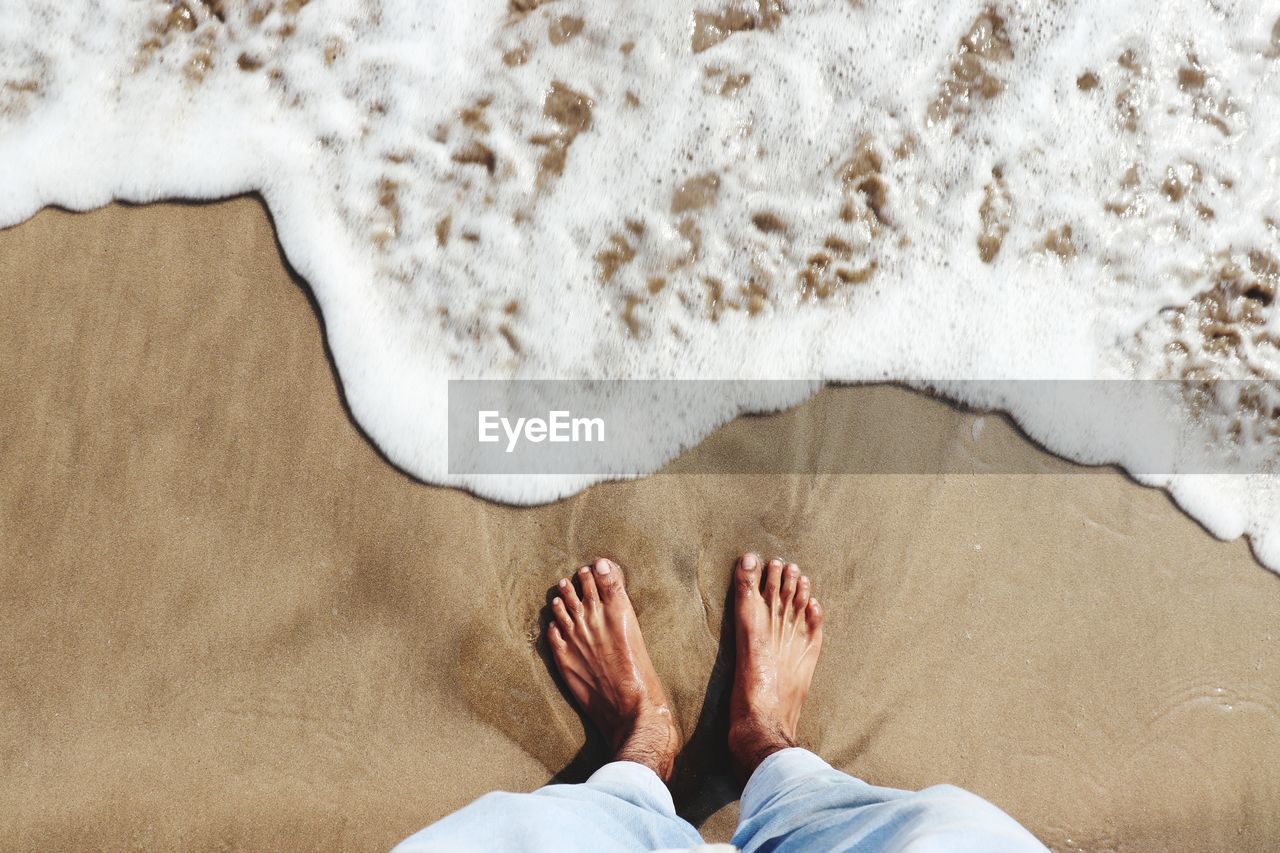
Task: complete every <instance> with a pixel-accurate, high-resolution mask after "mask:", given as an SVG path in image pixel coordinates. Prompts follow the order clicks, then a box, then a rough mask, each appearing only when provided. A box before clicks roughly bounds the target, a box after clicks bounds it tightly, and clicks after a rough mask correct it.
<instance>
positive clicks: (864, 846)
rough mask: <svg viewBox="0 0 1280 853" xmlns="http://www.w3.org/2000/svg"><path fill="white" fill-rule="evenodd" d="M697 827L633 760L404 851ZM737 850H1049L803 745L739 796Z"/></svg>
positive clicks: (497, 805)
mask: <svg viewBox="0 0 1280 853" xmlns="http://www.w3.org/2000/svg"><path fill="white" fill-rule="evenodd" d="M702 843H703V841H702V838H701V837H700V836H699V835H698V831H697V830H696V829H694V828H693V826H692V825H690V824H689V823H688V822H687V821H685V820H683V819H681V818H680V817H679V816H677V815H676V810H675V805H674V804H673V803H672V801H671V794H670V792H668V791H667V786H666V785H664V784H663V783H662V780H661V779H659V778H658V777H657V775H656V774H655V773H654V772H653V771H652V770H650V769H649V768H647V767H645V766H643V765H641V764H636V763H634V762H630V761H615V762H613V763H612V764H606V765H605V766H604V767H601V768H600V769H599V770H597V771H596V772H595V774H593V775H592V777H591V778H590V779H588V780H587V781H586V782H585V783H583V784H581V785H548V786H546V787H545V788H541V789H539V790H537V791H534V792H533V793H532V794H508V793H503V792H497V793H492V794H486V795H485V796H483V797H481V798H480V799H478V800H476V801H475V802H474V803H472V804H471V805H469V806H467V807H466V808H464V809H462V810H461V811H458V812H455V813H453V814H451V815H449V816H448V817H446V818H445V819H444V820H441V821H439V822H438V823H433V824H432V825H431V826H428V827H427V828H426V829H424V830H422V831H421V832H419V833H417V834H416V835H412V836H410V837H409V838H407V839H405V840H404V841H402V842H401V843H400V844H399V845H397V847H396V848H395V853H426V851H431V853H444V851H448V853H463V851H466V852H467V853H470V851H475V853H481V851H483V853H490V851H508V850H512V851H544V850H556V851H578V850H582V851H593V853H609V851H637V850H660V849H672V848H675V849H688V848H692V847H697V846H698V845H700V844H702ZM733 845H734V846H735V847H737V848H738V849H740V850H742V851H745V853H754V851H757V850H769V851H788V850H868V851H869V850H877V851H913V852H914V851H948V853H964V851H975V853H977V851H981V853H1002V851H1031V850H1036V851H1044V850H1045V848H1044V846H1043V845H1042V844H1041V843H1040V842H1039V841H1037V840H1036V839H1035V837H1034V836H1032V835H1031V833H1029V832H1027V831H1026V830H1025V829H1023V828H1022V827H1021V826H1020V825H1019V824H1018V823H1017V822H1016V821H1015V820H1014V819H1013V818H1011V817H1009V816H1008V815H1007V814H1005V813H1004V812H1002V811H1000V809H998V808H996V807H995V806H993V805H992V804H991V803H989V802H987V801H986V800H984V799H982V798H981V797H978V796H976V795H974V794H970V793H969V792H968V791H962V790H960V789H959V788H956V787H953V786H951V785H937V786H935V787H932V788H926V789H924V790H923V791H899V790H897V789H895V788H877V787H876V786H874V785H868V784H867V783H866V782H863V781H861V780H859V779H855V778H853V777H852V776H849V775H847V774H845V773H841V772H840V771H838V770H835V769H833V768H832V767H831V765H829V764H827V762H825V761H823V760H822V759H821V758H819V757H818V756H816V755H814V754H813V753H812V752H809V751H808V750H805V749H784V750H782V751H781V752H775V753H774V754H773V755H771V756H769V757H768V758H766V759H765V760H764V761H763V762H762V763H761V764H760V766H759V767H758V768H756V772H755V773H754V774H752V776H751V780H750V781H749V782H748V783H747V787H746V790H744V791H743V792H742V810H741V818H740V820H739V822H738V831H737V832H735V833H734V836H733Z"/></svg>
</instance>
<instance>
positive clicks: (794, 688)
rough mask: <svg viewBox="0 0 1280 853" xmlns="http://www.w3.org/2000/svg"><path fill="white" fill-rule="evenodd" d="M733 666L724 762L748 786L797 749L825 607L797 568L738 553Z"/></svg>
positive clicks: (735, 579)
mask: <svg viewBox="0 0 1280 853" xmlns="http://www.w3.org/2000/svg"><path fill="white" fill-rule="evenodd" d="M733 585H734V622H735V625H736V633H737V667H736V670H735V672H734V677H733V699H732V701H731V704H730V710H729V755H730V758H731V759H732V761H733V765H734V770H735V771H736V772H737V774H738V775H739V777H740V778H742V780H743V781H744V782H745V781H746V780H747V779H749V778H751V774H752V773H754V772H755V769H756V768H757V767H758V766H760V762H762V761H764V760H765V759H766V758H768V757H769V756H770V755H772V754H773V753H775V752H777V751H778V750H781V749H786V748H788V747H792V746H795V745H796V726H797V724H798V723H799V721H800V708H801V707H802V706H803V705H804V700H805V697H806V696H808V695H809V683H810V682H811V681H812V680H813V670H814V667H815V666H816V665H817V663H818V653H819V652H820V651H821V649H822V608H821V607H820V606H819V605H818V601H817V599H815V598H813V597H812V596H811V595H810V589H809V587H810V583H809V579H808V578H807V577H805V576H804V575H801V574H800V568H799V567H798V566H796V564H795V563H785V564H784V563H783V562H782V561H781V560H778V559H773V560H770V561H769V564H768V565H767V566H765V565H763V564H762V562H761V560H760V557H759V556H757V555H756V554H743V555H742V557H740V558H739V559H738V565H737V567H736V568H735V569H734V578H733Z"/></svg>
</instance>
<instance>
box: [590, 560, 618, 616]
mask: <svg viewBox="0 0 1280 853" xmlns="http://www.w3.org/2000/svg"><path fill="white" fill-rule="evenodd" d="M592 568H593V570H594V573H595V581H596V589H597V590H598V591H599V592H600V600H601V601H603V602H604V603H605V604H609V603H610V602H613V601H617V600H619V599H621V598H622V597H623V596H624V595H625V593H626V587H625V586H624V585H623V582H622V568H621V567H620V566H619V565H618V564H617V563H615V562H613V560H606V559H605V558H603V557H601V558H600V559H599V560H596V562H595V565H594V566H593V567H592Z"/></svg>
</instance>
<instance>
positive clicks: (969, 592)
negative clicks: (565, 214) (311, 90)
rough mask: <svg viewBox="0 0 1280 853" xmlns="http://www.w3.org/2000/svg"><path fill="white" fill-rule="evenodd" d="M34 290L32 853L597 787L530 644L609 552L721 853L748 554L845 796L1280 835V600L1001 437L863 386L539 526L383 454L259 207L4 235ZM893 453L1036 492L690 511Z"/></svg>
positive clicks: (14, 546)
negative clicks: (731, 658) (796, 581)
mask: <svg viewBox="0 0 1280 853" xmlns="http://www.w3.org/2000/svg"><path fill="white" fill-rule="evenodd" d="M0 281H4V282H5V288H6V297H7V298H6V300H5V306H4V307H3V308H2V309H0V324H3V327H4V333H3V334H0V348H3V361H4V363H5V364H6V365H8V366H9V369H8V370H7V371H5V374H4V375H3V376H0V401H2V402H3V405H0V411H3V412H4V413H5V414H3V415H0V418H2V420H0V435H3V436H5V437H6V449H7V450H8V454H7V456H8V458H9V459H10V460H11V461H10V463H9V467H8V476H7V477H6V478H5V481H4V483H3V484H0V530H3V531H4V535H3V536H0V564H2V565H3V568H2V569H0V571H3V579H2V581H0V583H3V588H4V589H6V590H7V591H8V595H7V596H6V597H5V600H4V604H3V605H2V609H0V626H3V630H4V632H5V634H6V635H7V636H9V637H10V638H11V640H12V643H13V648H15V649H17V650H19V654H16V655H14V656H13V658H12V659H11V660H9V661H7V662H6V663H5V664H4V666H3V668H2V669H0V678H2V679H3V682H4V683H5V684H7V685H10V686H11V690H10V691H6V692H8V693H9V694H10V696H9V702H8V703H6V704H7V705H8V713H7V714H6V715H5V719H6V720H7V723H6V725H5V726H3V727H2V728H0V754H3V755H5V756H7V758H6V760H5V762H4V764H5V767H6V770H7V771H8V772H6V774H5V777H6V781H5V782H4V783H0V813H3V814H4V815H5V817H3V818H0V837H4V838H6V839H8V840H9V841H10V842H11V843H12V844H13V845H14V846H44V847H58V846H69V845H75V844H81V845H88V844H95V845H97V844H101V845H103V846H113V845H123V844H140V845H142V846H150V845H155V846H159V845H161V844H163V843H165V842H169V843H171V842H172V841H173V840H175V839H180V840H181V841H182V843H184V844H186V845H190V846H211V845H216V844H220V843H226V844H237V845H244V846H254V847H258V846H270V845H273V844H275V845H279V844H281V843H289V844H291V845H315V846H320V847H326V848H334V849H343V848H367V847H370V846H377V845H383V846H386V845H388V844H390V843H394V841H396V840H398V838H400V837H402V836H404V835H407V834H408V833H409V832H412V831H413V830H415V829H417V828H419V827H420V826H421V825H423V824H425V823H427V822H429V821H430V820H433V819H435V818H438V817H440V816H441V815H442V814H444V813H446V812H447V811H449V810H451V809H453V808H456V807H457V806H459V805H461V804H462V803H464V802H466V801H467V800H469V799H471V798H473V797H474V796H477V795H478V794H480V793H482V792H484V791H486V790H489V789H492V788H495V787H503V788H509V789H527V788H530V787H533V786H536V785H540V784H544V783H545V782H546V781H548V779H550V778H551V777H552V776H553V775H555V774H557V773H561V772H563V771H564V770H565V769H566V768H569V769H570V770H571V771H572V770H573V769H574V768H575V766H576V765H574V764H573V762H574V758H575V756H576V755H578V754H579V750H580V749H581V748H582V747H583V744H584V741H583V727H582V724H581V722H580V720H579V718H578V716H577V715H576V714H575V713H574V712H573V711H572V710H571V709H570V708H569V707H568V705H567V704H566V703H565V702H564V701H563V699H562V698H561V697H560V695H559V693H558V691H557V690H556V688H555V685H554V682H553V681H552V679H551V677H550V675H549V673H548V672H547V670H546V667H545V665H544V663H543V661H542V659H541V658H540V657H539V655H538V652H537V645H536V642H535V641H536V637H537V631H538V626H539V624H540V623H539V619H540V609H541V608H542V607H543V605H544V603H545V601H544V598H545V590H546V589H547V588H549V587H550V585H551V584H552V583H553V582H554V580H555V579H556V578H558V577H559V576H561V574H563V573H564V572H565V571H567V570H568V569H571V568H572V567H573V566H574V565H576V564H579V563H580V562H584V561H586V560H587V559H590V558H591V557H593V556H596V555H598V554H603V555H607V556H611V557H613V558H615V559H617V560H618V561H619V562H620V563H622V564H623V565H624V566H626V567H627V568H628V569H629V572H630V574H629V577H630V578H631V579H632V584H633V598H634V599H635V601H636V605H637V610H638V612H639V616H640V619H641V620H642V622H643V623H644V624H645V626H646V633H647V635H648V636H650V638H651V642H650V648H651V651H652V653H653V656H654V659H655V664H656V665H657V667H658V668H659V671H660V672H661V673H662V674H663V676H664V677H665V678H666V679H667V681H668V685H669V687H670V688H671V693H672V697H673V700H674V702H675V704H676V706H677V709H678V713H679V714H680V716H681V720H682V723H683V724H684V728H685V730H686V732H688V733H694V732H701V733H703V736H702V737H701V738H700V739H699V740H698V741H697V743H696V744H695V752H694V753H693V754H691V756H690V758H691V760H692V761H691V765H690V766H691V768H693V769H695V770H699V771H700V772H701V771H705V772H706V773H708V774H711V775H710V776H709V778H710V782H709V783H706V784H700V785H690V784H689V783H685V784H686V790H689V791H693V790H694V789H696V790H697V791H698V792H699V794H700V796H699V797H693V798H692V799H690V800H686V801H685V802H683V803H681V805H682V807H684V808H685V809H687V810H691V813H694V814H703V813H705V814H706V815H709V817H708V822H707V824H706V825H705V826H704V827H703V828H704V831H705V832H706V834H707V835H708V837H709V839H715V838H721V837H724V835H725V834H726V832H725V827H726V826H731V821H732V817H733V810H734V808H735V806H734V805H732V804H731V803H729V802H728V801H727V799H726V798H727V797H728V796H729V795H730V794H731V791H730V790H729V789H728V788H727V787H726V783H725V782H724V780H723V779H721V778H720V777H719V776H717V775H715V774H714V773H713V770H712V768H713V766H714V758H715V748H716V747H715V743H716V738H715V736H716V728H715V719H714V714H710V715H707V714H704V713H703V710H704V709H703V702H704V699H706V697H707V696H708V694H709V693H710V695H711V696H712V698H714V696H715V695H716V682H715V681H714V680H713V679H712V673H713V665H714V662H715V659H716V654H717V647H718V638H719V626H720V623H719V617H720V614H721V608H722V607H723V601H724V592H725V590H726V588H727V583H728V577H729V575H728V572H729V568H730V567H731V565H732V557H733V555H734V554H736V553H737V552H738V551H740V550H743V549H746V548H755V549H759V550H762V551H764V552H767V553H785V554H786V555H787V556H790V557H792V558H793V559H796V560H797V561H798V562H800V563H801V564H802V565H803V566H804V567H805V570H806V572H808V573H809V574H810V575H811V576H813V577H814V580H815V586H816V588H817V590H818V591H819V594H820V595H821V596H822V599H823V603H824V606H825V607H826V609H827V612H828V619H829V620H830V621H829V630H828V638H829V639H828V641H829V643H830V646H829V647H828V650H827V651H826V652H825V653H824V661H823V662H822V663H821V664H820V665H819V670H818V675H817V681H816V683H815V689H814V692H813V695H812V698H811V700H810V701H811V705H810V707H809V708H807V710H806V713H805V717H804V718H803V720H802V724H801V727H802V733H803V735H804V737H805V739H806V740H807V741H808V743H809V744H810V745H811V746H814V747H816V748H817V749H818V751H820V752H821V753H822V754H823V756H824V757H825V758H827V759H828V760H829V761H831V762H832V763H833V764H836V765H837V766H839V767H841V768H842V769H845V770H847V771H849V772H852V773H854V774H855V775H859V776H861V777H862V778H866V779H868V780H870V781H875V782H878V783H880V784H888V785H899V786H903V787H921V786H924V785H928V784H934V783H938V782H951V783H954V784H959V785H962V786H965V787H967V788H970V789H971V790H974V791H975V792H976V793H979V794H981V795H983V796H985V797H987V798H989V799H991V800H992V801H994V802H995V803H997V804H998V805H1000V806H1001V807H1002V808H1004V809H1006V810H1007V811H1009V812H1010V813H1011V814H1012V815H1013V816H1014V817H1016V818H1017V819H1019V820H1020V821H1022V822H1023V823H1024V824H1025V825H1027V826H1028V827H1029V828H1030V829H1031V830H1032V831H1033V832H1035V833H1036V834H1037V835H1039V836H1040V837H1041V838H1042V839H1043V840H1045V841H1046V843H1048V844H1049V845H1050V846H1051V847H1057V848H1066V849H1071V848H1072V847H1073V846H1075V847H1083V848H1085V849H1092V848H1095V847H1099V846H1104V845H1112V846H1123V847H1138V848H1144V847H1158V848H1170V849H1173V848H1185V849H1195V848H1199V849H1212V848H1216V847H1224V846H1229V847H1233V848H1235V849H1263V848H1265V846H1266V845H1267V843H1268V842H1269V841H1273V840H1274V839H1275V838H1276V837H1280V817H1278V816H1277V815H1275V814H1268V813H1267V807H1266V806H1265V803H1267V802H1275V801H1277V800H1278V799H1280V726H1278V725H1277V722H1280V687H1278V686H1277V685H1280V629H1277V628H1276V626H1277V625H1280V577H1277V576H1276V575H1274V574H1272V573H1270V572H1268V571H1267V570H1266V569H1264V568H1262V567H1261V566H1260V565H1259V564H1258V563H1257V562H1256V561H1255V560H1254V559H1253V557H1252V555H1251V554H1250V553H1249V550H1248V547H1247V544H1246V543H1245V542H1244V541H1242V540H1237V541H1233V542H1219V541H1216V540H1214V539H1212V537H1210V536H1209V534H1207V533H1206V532H1205V531H1204V530H1203V528H1201V527H1200V526H1199V525H1198V524H1197V523H1196V522H1195V521H1194V520H1192V519H1190V518H1189V517H1187V516H1186V515H1185V514H1183V513H1182V512H1181V511H1180V510H1178V509H1177V508H1176V507H1175V506H1174V505H1173V504H1172V502H1171V500H1170V499H1169V498H1168V497H1167V495H1165V494H1164V493H1163V492H1159V493H1157V492H1156V491H1155V490H1152V489H1148V488H1146V487H1142V486H1139V485H1137V484H1136V483H1134V482H1133V481H1132V480H1130V479H1128V478H1127V477H1126V476H1124V475H1122V474H1120V473H1117V472H1116V471H1114V470H1109V469H1091V470H1087V471H1084V470H1081V469H1080V468H1079V466H1075V465H1073V464H1072V463H1069V462H1065V461H1063V460H1060V459H1057V458H1055V457H1051V456H1049V455H1048V454H1046V453H1044V452H1043V451H1041V450H1039V449H1037V448H1035V447H1034V446H1032V445H1031V444H1030V443H1029V442H1028V441H1027V440H1026V439H1025V438H1023V437H1022V436H1021V435H1019V434H1018V432H1017V431H1016V430H1015V429H1014V428H1013V427H1012V426H1011V425H1010V424H1009V422H1008V420H1007V419H1006V418H1003V417H993V416H991V415H987V414H976V413H972V412H965V411H963V410H960V409H958V408H956V407H953V406H951V405H950V404H947V403H944V402H941V401H938V400H934V399H931V398H928V397H924V396H921V395H918V394H915V393H914V392H908V391H904V390H902V389H897V388H892V387H887V386H863V387H845V388H829V389H827V390H824V391H823V392H821V393H820V394H819V395H818V396H817V397H816V398H814V399H811V400H809V401H808V402H806V403H804V404H802V405H801V406H798V407H796V408H794V409H791V410H787V411H785V412H782V413H778V414H774V415H759V416H751V417H747V418H739V419H738V420H736V421H734V422H732V423H730V424H728V425H726V426H724V427H721V428H720V429H718V430H717V431H716V432H715V433H713V434H712V435H711V436H710V437H708V439H707V440H705V441H704V442H703V443H702V444H701V445H699V446H698V447H697V448H695V449H694V450H692V451H690V452H688V453H686V454H685V455H684V456H682V457H681V458H680V459H677V460H676V461H675V462H673V463H671V464H669V465H668V466H667V467H666V468H665V469H663V471H662V472H661V474H660V475H656V476H651V477H648V478H645V479H642V480H637V481H630V482H615V483H607V484H602V485H598V486H593V487H591V488H589V489H588V490H586V491H585V492H583V493H581V494H578V495H575V496H573V497H570V498H564V499H561V500H559V501H557V502H555V503H552V504H548V505H544V506H540V507H534V508H527V509H517V508H514V507H509V506H503V505H498V504H490V503H487V502H484V501H482V500H480V499H477V498H474V497H471V496H469V495H466V494H463V493H460V492H456V491H452V490H447V489H442V488H436V487H432V486H427V485H424V484H421V483H418V482H417V481H414V480H413V479H412V478H410V477H408V476H407V475H405V474H403V473H402V472H400V471H398V470H396V469H394V468H392V467H390V466H389V464H388V463H386V462H385V461H384V460H383V459H382V458H381V456H380V454H379V453H378V452H377V451H376V449H375V448H374V447H373V445H372V444H370V443H369V442H368V441H367V439H366V438H365V437H364V436H363V435H362V434H361V433H360V432H359V431H358V429H357V428H354V424H353V422H352V421H351V420H350V418H349V416H348V414H347V412H346V410H345V407H344V406H343V404H342V402H341V391H340V389H339V388H338V386H337V381H336V377H335V376H334V375H333V372H332V368H331V366H330V362H329V361H328V360H327V356H326V353H325V349H324V343H323V337H322V334H321V328H320V320H319V317H318V315H317V314H316V312H315V311H314V307H313V304H312V301H311V297H310V294H309V292H308V291H307V290H306V288H305V287H299V286H298V282H297V281H296V280H295V279H294V278H292V277H291V274H290V271H289V270H288V268H287V266H286V265H285V263H284V262H283V260H282V258H281V256H280V253H279V250H278V246H277V244H276V241H275V236H274V232H273V230H272V228H271V225H270V220H269V218H268V216H267V214H266V211H265V209H264V208H263V206H262V205H261V204H260V203H259V202H257V201H255V200H254V199H252V198H244V197H242V198H239V199H234V200H231V201H226V202H214V203H198V204H190V205H169V204H161V205H147V206H120V205H115V206H112V207H109V208H104V209H102V210H99V211H94V212H90V213H85V214H71V213H66V212H61V211H56V210H46V211H44V212H42V213H40V214H38V215H37V216H36V217H34V218H33V219H32V220H30V221H29V222H27V223H25V224H22V225H19V226H16V227H14V228H12V229H9V230H7V231H4V232H0ZM890 400H891V401H892V405H886V401H890ZM979 417H982V418H985V425H984V427H983V428H982V429H981V430H980V431H979V432H980V435H978V436H977V437H975V435H974V432H975V430H974V421H975V419H976V418H979ZM895 436H896V437H897V438H898V439H899V440H900V442H901V447H899V448H897V450H898V451H900V452H905V453H912V454H917V457H916V458H919V459H922V460H923V461H924V462H926V463H936V465H932V464H922V466H921V467H922V468H926V469H932V468H934V467H936V468H937V469H938V470H942V469H944V468H946V467H947V466H950V467H951V468H952V469H953V470H964V469H965V466H977V467H978V468H980V467H981V466H982V465H984V464H993V463H992V460H994V461H995V462H998V463H1000V464H1003V465H1005V466H1011V465H1019V466H1021V465H1025V466H1026V470H1027V471H1029V472H1030V471H1036V472H1039V473H1027V474H1008V473H991V474H984V475H982V476H974V475H973V474H965V473H946V474H919V475H902V474H848V475H748V474H742V475H716V474H706V473H702V474H693V473H690V472H691V471H693V470H697V469H698V467H699V466H703V467H706V466H713V465H714V464H715V463H716V460H717V459H721V460H723V459H730V458H734V459H740V458H746V457H751V456H752V455H753V454H754V455H755V456H759V457H762V458H767V457H768V456H769V455H770V454H773V453H777V452H779V449H780V448H785V449H786V452H788V453H796V454H813V455H815V456H820V455H821V454H823V453H832V452H836V449H838V450H839V451H840V452H844V453H850V454H855V455H856V454H861V457H859V458H865V459H869V460H872V461H874V460H876V459H877V458H878V457H877V454H878V453H879V454H883V453H888V452H890V450H892V449H893V448H890V447H888V446H887V445H886V444H885V443H884V442H883V441H880V440H879V439H878V438H877V437H881V438H883V437H895ZM878 442H879V443H878ZM973 470H976V468H974V469H973ZM709 685H710V690H709ZM700 718H703V719H704V725H703V726H702V727H701V728H700V727H699V726H698V725H697V723H698V721H699V719H700ZM588 746H589V744H588ZM585 754H586V755H587V756H589V755H590V754H591V753H590V751H589V749H588V752H587V753H585ZM726 769H727V768H726ZM1174 779H1177V780H1178V785H1177V786H1176V788H1171V787H1170V781H1171V780H1174ZM1189 815H1194V816H1195V819H1194V820H1192V819H1191V818H1189V817H1188V816H1189Z"/></svg>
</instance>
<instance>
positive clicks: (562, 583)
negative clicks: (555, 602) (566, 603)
mask: <svg viewBox="0 0 1280 853" xmlns="http://www.w3.org/2000/svg"><path fill="white" fill-rule="evenodd" d="M568 585H569V581H568V579H567V578H560V588H561V589H564V588H565V587H567V586H568Z"/></svg>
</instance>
